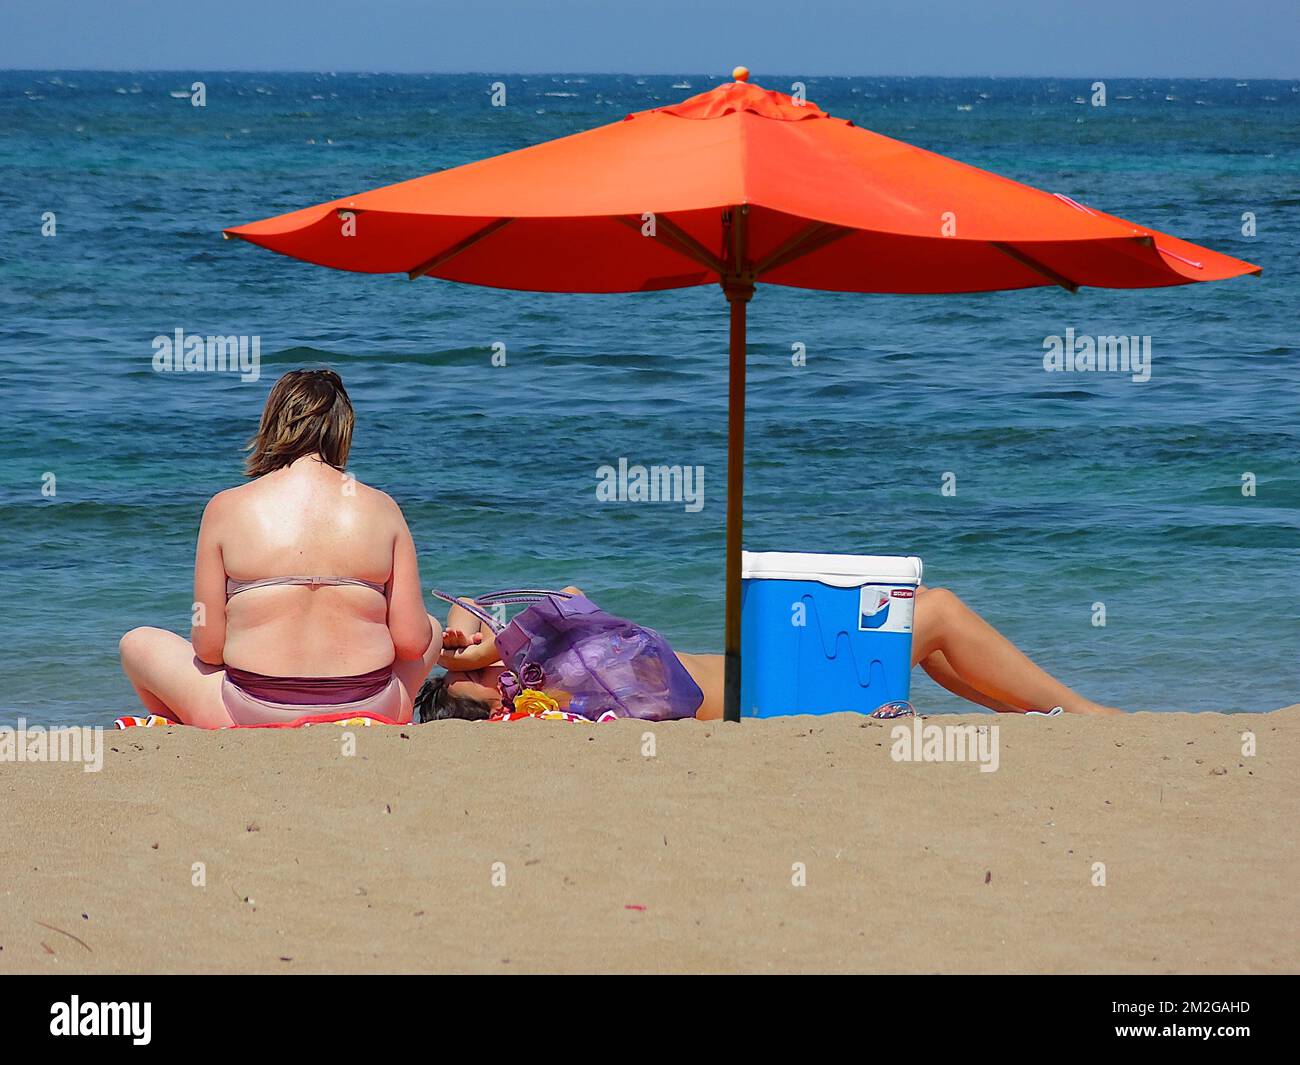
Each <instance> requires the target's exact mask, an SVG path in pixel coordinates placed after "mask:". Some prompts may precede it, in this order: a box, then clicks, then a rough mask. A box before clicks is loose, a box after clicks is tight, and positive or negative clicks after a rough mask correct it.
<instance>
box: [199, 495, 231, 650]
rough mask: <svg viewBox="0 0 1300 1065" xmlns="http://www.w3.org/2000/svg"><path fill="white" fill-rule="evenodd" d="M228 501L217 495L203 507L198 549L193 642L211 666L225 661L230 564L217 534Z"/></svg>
mask: <svg viewBox="0 0 1300 1065" xmlns="http://www.w3.org/2000/svg"><path fill="white" fill-rule="evenodd" d="M223 510H224V504H223V503H222V501H221V495H220V494H218V495H215V496H213V497H212V498H211V499H210V500H209V501H208V505H207V506H206V507H205V508H204V509H203V520H202V521H201V522H200V523H199V542H198V547H197V548H196V549H195V551H194V606H193V613H192V614H191V616H190V643H191V644H192V645H193V646H194V654H195V655H196V656H197V657H198V659H199V661H201V662H206V663H207V664H208V665H210V666H219V665H222V664H223V663H224V662H225V657H224V656H225V649H226V565H225V562H224V561H223V560H222V557H221V541H220V539H219V537H218V534H217V529H218V528H219V526H220V518H221V513H222V511H223Z"/></svg>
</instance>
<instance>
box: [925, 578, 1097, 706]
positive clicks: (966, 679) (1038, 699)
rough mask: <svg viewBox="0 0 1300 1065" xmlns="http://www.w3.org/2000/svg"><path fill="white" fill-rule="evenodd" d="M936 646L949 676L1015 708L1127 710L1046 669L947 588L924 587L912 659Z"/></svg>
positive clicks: (945, 673)
mask: <svg viewBox="0 0 1300 1065" xmlns="http://www.w3.org/2000/svg"><path fill="white" fill-rule="evenodd" d="M936 651H938V652H941V653H942V655H943V660H944V662H943V664H938V663H936V668H938V669H940V670H942V671H943V675H944V676H947V677H950V678H955V679H956V680H958V681H960V682H961V683H962V684H964V685H966V686H968V687H969V688H971V689H973V690H974V691H976V692H979V693H982V694H983V695H985V696H986V697H988V698H989V699H991V700H993V701H994V702H998V703H1002V704H1005V705H1006V706H1007V707H1008V708H1009V709H1012V710H1019V711H1021V712H1023V711H1025V710H1048V709H1050V708H1051V707H1053V706H1061V707H1064V708H1065V710H1066V712H1067V713H1074V714H1118V713H1121V711H1119V710H1116V709H1115V708H1114V707H1109V706H1102V705H1101V704H1100V703H1094V702H1092V701H1091V700H1089V699H1085V698H1084V697H1083V696H1081V695H1079V694H1078V693H1077V692H1075V691H1073V690H1071V689H1070V688H1068V687H1066V686H1065V685H1064V684H1062V683H1061V682H1060V681H1058V680H1057V679H1056V678H1055V677H1053V676H1052V675H1051V674H1050V673H1047V672H1046V671H1045V670H1043V669H1040V668H1039V667H1038V666H1036V665H1035V664H1034V663H1033V662H1032V661H1031V660H1030V659H1029V657H1028V656H1027V655H1025V654H1024V652H1022V651H1021V650H1020V649H1019V648H1017V647H1016V645H1015V644H1013V643H1012V642H1011V641H1010V640H1008V639H1007V638H1006V637H1005V636H1003V635H1002V634H1001V633H1000V632H998V631H997V629H995V628H994V627H993V626H992V625H990V624H989V623H988V622H987V621H985V620H984V619H983V618H982V617H980V616H979V615H978V614H976V613H975V611H973V610H971V609H970V607H968V606H967V605H966V604H965V603H963V602H962V601H961V600H960V599H958V598H957V596H955V595H953V593H952V592H950V591H948V590H947V589H946V588H922V589H920V590H919V591H918V593H917V598H916V616H915V619H914V621H913V626H912V661H913V663H914V664H915V663H916V662H922V663H925V661H926V660H927V659H928V658H929V657H930V656H931V655H932V654H934V653H935V652H936ZM928 671H929V670H928V668H927V672H928ZM936 679H937V678H936ZM940 683H941V684H942V683H943V681H942V680H940ZM945 686H946V685H945ZM958 694H961V693H960V692H959V693H958ZM983 705H986V706H988V705H991V704H990V703H987V702H985V703H983ZM994 709H996V707H994Z"/></svg>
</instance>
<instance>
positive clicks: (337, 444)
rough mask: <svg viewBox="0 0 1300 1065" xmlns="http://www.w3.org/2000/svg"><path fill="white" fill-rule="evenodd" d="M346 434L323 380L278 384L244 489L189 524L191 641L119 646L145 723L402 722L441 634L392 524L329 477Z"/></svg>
mask: <svg viewBox="0 0 1300 1065" xmlns="http://www.w3.org/2000/svg"><path fill="white" fill-rule="evenodd" d="M353 421H354V417H353V412H352V403H351V401H350V400H349V399H348V394H347V391H346V390H345V389H344V387H343V382H342V380H340V378H339V376H338V374H336V373H334V372H333V371H332V370H292V371H290V372H289V373H287V374H285V375H284V376H283V377H281V378H280V380H279V381H277V382H276V383H275V385H274V386H273V387H272V389H271V393H270V395H269V396H268V397H267V400H266V408H265V410H263V412H262V421H261V425H260V427H259V428H258V431H257V435H256V436H255V437H254V438H253V440H252V441H251V442H250V444H249V448H250V449H251V452H252V453H251V454H250V455H249V456H248V461H247V474H248V476H249V477H251V478H253V480H252V481H250V482H249V483H248V484H245V485H240V486H239V487H237V488H230V489H227V490H226V491H224V492H219V493H218V494H217V495H215V496H213V498H212V499H211V501H210V502H209V503H208V505H207V509H206V510H204V512H203V521H202V524H201V525H200V527H199V540H198V549H197V552H196V557H195V562H194V615H193V625H192V628H191V630H190V639H188V640H186V639H185V638H184V637H182V636H178V635H177V634H176V633H174V632H167V631H165V630H163V629H153V628H139V629H132V630H131V631H130V632H128V633H127V634H126V635H125V636H123V637H122V642H121V653H122V669H123V670H124V671H125V672H126V675H127V677H128V679H129V680H130V681H131V683H132V685H134V687H135V690H136V692H137V693H138V694H139V696H140V701H141V702H142V703H143V704H144V706H145V708H146V709H148V710H149V711H150V712H151V713H155V714H160V715H162V716H163V717H168V718H171V719H172V720H174V721H180V722H183V723H184V724H187V725H198V726H199V727H201V728H220V727H222V726H226V725H253V724H270V723H292V722H293V721H295V720H297V719H300V718H301V717H303V716H304V715H307V714H320V713H343V712H369V713H374V714H380V715H382V716H384V717H387V718H390V719H392V720H394V721H397V722H407V721H410V720H411V713H412V707H413V704H414V699H413V695H414V694H415V693H416V692H418V690H419V687H420V682H421V681H422V680H424V678H425V677H426V676H427V675H428V673H429V670H431V669H432V668H433V666H434V663H435V662H437V660H438V656H439V654H440V652H441V651H442V631H441V626H439V624H438V622H437V621H435V620H434V619H433V618H431V617H430V616H429V615H428V613H427V612H426V611H425V608H424V593H423V591H422V589H421V585H420V573H419V567H418V564H417V562H416V557H415V546H414V544H413V543H412V542H411V534H410V531H409V530H408V529H407V526H406V519H405V518H404V517H403V516H402V512H401V510H400V509H399V508H398V506H397V504H396V503H394V502H393V500H392V499H390V498H389V497H388V496H387V495H385V494H384V493H383V492H380V491H378V490H376V489H374V488H369V487H367V486H366V485H363V484H361V483H360V482H359V481H357V480H356V478H354V477H352V476H351V475H350V474H346V473H344V469H345V468H346V465H347V460H348V451H349V450H350V449H351V446H352V427H353Z"/></svg>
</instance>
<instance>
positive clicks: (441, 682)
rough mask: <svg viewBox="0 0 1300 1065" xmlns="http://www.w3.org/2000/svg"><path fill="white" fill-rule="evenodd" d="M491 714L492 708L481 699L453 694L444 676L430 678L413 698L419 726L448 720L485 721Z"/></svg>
mask: <svg viewBox="0 0 1300 1065" xmlns="http://www.w3.org/2000/svg"><path fill="white" fill-rule="evenodd" d="M491 713H492V707H491V706H490V705H489V704H487V703H485V702H484V701H483V700H482V699H475V698H473V697H471V696H468V695H457V694H456V693H455V692H453V691H452V690H451V685H450V684H448V683H447V677H446V676H445V675H443V676H441V677H430V678H429V679H428V680H426V681H425V682H424V684H423V685H421V686H420V693H419V694H418V695H417V696H416V697H415V717H416V720H417V721H419V722H420V723H421V724H423V723H424V722H426V721H446V720H448V719H449V718H458V719H459V720H461V721H486V720H487V719H488V717H489V716H490V715H491Z"/></svg>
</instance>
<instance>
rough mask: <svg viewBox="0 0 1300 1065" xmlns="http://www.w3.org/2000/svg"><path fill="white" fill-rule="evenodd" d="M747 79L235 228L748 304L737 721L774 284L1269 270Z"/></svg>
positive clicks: (552, 281) (366, 262) (239, 232)
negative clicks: (747, 460)
mask: <svg viewBox="0 0 1300 1065" xmlns="http://www.w3.org/2000/svg"><path fill="white" fill-rule="evenodd" d="M734 77H735V80H734V81H732V82H730V83H726V84H723V85H720V86H718V87H717V88H715V89H712V90H710V91H709V92H705V93H701V94H699V95H697V96H693V97H691V98H690V99H688V100H685V101H683V102H681V103H679V104H675V105H672V106H669V107H659V108H654V109H653V110H649V111H641V112H637V113H635V114H631V115H628V116H627V117H626V118H624V119H623V120H622V121H620V122H614V123H611V124H609V125H606V126H601V127H598V128H596V129H592V130H588V131H587V132H584V133H577V134H574V135H573V136H570V137H563V138H560V139H558V140H554V141H548V142H547V143H544V144H539V145H535V146H533V147H530V148H523V149H521V150H519V151H515V152H510V153H507V154H505V155H500V156H495V157H493V158H490V159H484V160H482V161H480V162H476V163H469V164H466V165H465V166H459V167H455V168H454V169H451V170H444V171H440V172H438V173H434V174H428V175H426V176H424V177H420V178H415V179H413V180H411V181H404V182H400V183H398V184H396V185H389V186H386V187H384V188H379V189H374V190H372V191H370V192H363V193H359V194H357V195H354V196H346V197H343V198H342V199H338V200H332V201H330V202H329V203H323V204H319V205H317V206H315V207H308V208H306V209H304V210H300V211H294V212H292V213H290V214H285V215H280V216H278V217H275V218H269V219H266V220H264V221H261V222H253V223H250V224H248V225H243V226H235V227H233V228H230V229H227V230H226V231H225V235H226V236H227V237H238V238H240V239H242V240H246V241H249V242H251V243H253V244H258V245H261V246H262V247H265V248H269V249H271V250H272V251H276V252H279V253H281V254H283V255H289V256H292V257H294V258H297V259H303V260H306V261H308V262H313V263H318V264H320V265H322V266H330V267H334V268H336V269H341V270H354V271H358V272H363V273H406V274H407V275H408V276H409V277H411V278H412V279H414V278H417V277H422V276H429V277H438V278H443V279H445V280H448V281H460V282H464V283H468V284H476V285H486V286H490V287H495V288H509V289H523V290H530V291H540V292H640V291H650V290H656V289H669V288H686V287H690V286H693V285H707V284H721V286H722V288H723V291H724V293H725V294H726V296H727V298H728V300H729V302H730V304H731V364H730V399H731V419H730V425H729V437H728V461H727V613H726V618H727V624H726V653H727V700H726V702H727V716H728V717H729V718H734V717H737V716H738V714H739V670H740V665H739V664H740V549H741V528H742V521H741V518H742V511H741V502H742V498H743V491H742V480H743V472H744V436H743V432H744V380H745V378H744V370H745V366H744V358H745V305H746V303H747V302H748V300H749V298H750V297H751V296H752V294H753V291H754V285H755V283H757V282H761V283H766V284H775V285H790V286H794V287H798V288H815V289H828V290H832V291H840V292H890V293H940V292H982V291H989V290H995V289H1018V288H1033V287H1037V286H1042V285H1059V286H1061V287H1063V288H1066V289H1068V290H1070V291H1072V292H1073V291H1076V290H1077V289H1078V288H1079V287H1080V286H1084V285H1093V286H1100V287H1106V288H1153V287H1159V286H1164V285H1182V284H1188V283H1190V282H1194V281H1217V280H1222V279H1224V278H1230V277H1236V276H1238V275H1241V274H1258V273H1259V272H1260V268H1259V267H1257V266H1254V265H1252V264H1250V263H1247V262H1243V261H1241V260H1240V259H1234V258H1232V257H1231V256H1227V255H1221V254H1219V253H1218V252H1214V251H1211V250H1209V249H1208V248H1202V247H1199V246H1197V245H1195V244H1189V243H1188V242H1186V241H1183V240H1179V239H1178V238H1176V237H1171V236H1168V235H1167V234H1164V233H1160V232H1157V231H1156V230H1153V229H1150V228H1148V227H1146V226H1140V225H1137V224H1135V223H1133V222H1126V221H1124V220H1123V219H1121V218H1116V217H1114V216H1112V215H1108V214H1104V213H1103V212H1101V211H1096V210H1093V209H1091V208H1089V207H1086V206H1084V205H1083V204H1080V203H1077V202H1075V201H1074V200H1071V199H1070V198H1068V197H1066V196H1060V195H1055V194H1052V193H1048V192H1043V191H1040V190H1038V189H1034V188H1031V187H1029V186H1027V185H1022V184H1019V183H1018V182H1015V181H1011V180H1009V179H1007V178H1003V177H999V176H998V175H996V174H991V173H989V172H987V171H984V170H980V169H978V168H976V167H972V166H967V165H966V164H964V163H960V162H957V161H956V160H953V159H948V158H946V157H945V156H941V155H936V154H935V153H933V152H928V151H925V150H923V149H921V148H916V147H913V146H912V145H909V144H904V143H903V142H901V141H896V140H893V139H891V138H889V137H884V136H881V135H880V134H877V133H872V132H870V131H868V130H865V129H862V128H860V127H857V126H855V125H854V124H853V123H852V122H849V121H846V120H844V119H839V118H834V117H832V116H830V115H828V114H826V112H824V111H822V110H821V109H820V108H818V107H817V106H815V105H814V104H812V103H811V102H806V101H800V100H795V99H792V98H791V97H789V96H786V95H784V94H782V93H777V92H772V91H768V90H765V89H762V88H760V87H758V86H756V85H752V84H749V82H748V77H749V75H748V71H746V70H745V69H744V68H743V67H740V68H737V69H736V71H735V73H734Z"/></svg>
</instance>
